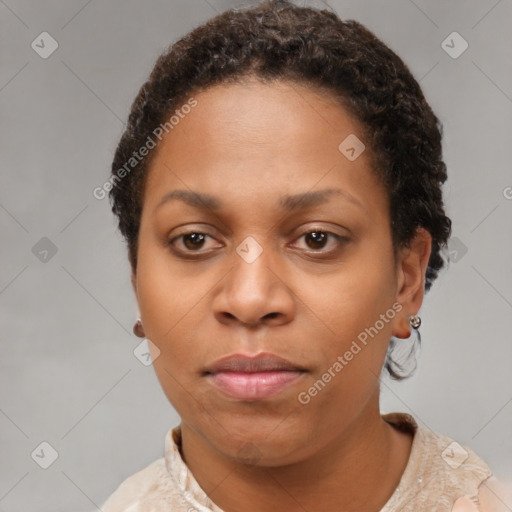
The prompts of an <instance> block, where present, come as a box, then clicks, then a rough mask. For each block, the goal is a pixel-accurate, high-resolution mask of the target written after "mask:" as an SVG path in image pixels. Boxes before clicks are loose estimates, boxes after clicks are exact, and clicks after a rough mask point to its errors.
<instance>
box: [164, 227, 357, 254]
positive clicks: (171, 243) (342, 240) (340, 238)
mask: <svg viewBox="0 0 512 512" xmlns="http://www.w3.org/2000/svg"><path fill="white" fill-rule="evenodd" d="M312 233H323V234H325V235H327V238H328V239H329V238H334V239H335V240H336V242H337V244H338V245H339V247H337V248H336V249H331V250H329V251H324V250H323V249H316V250H315V249H310V250H309V251H306V253H307V254H311V253H312V254H323V255H331V254H334V253H336V252H337V251H339V250H340V249H341V246H343V245H344V244H345V243H347V242H348V241H349V239H348V238H347V237H344V236H341V235H338V234H336V233H333V232H331V231H327V230H325V229H320V228H310V229H308V230H307V231H304V232H303V233H301V234H300V235H299V236H298V237H297V240H298V239H299V238H302V237H304V236H305V235H309V234H312ZM192 234H197V235H205V237H208V238H213V237H212V236H210V235H208V234H207V233H204V232H202V231H197V230H192V231H187V232H185V233H181V234H179V235H177V236H175V237H174V238H172V239H170V240H169V241H168V245H169V246H171V247H172V248H173V251H174V252H176V253H178V255H179V256H182V257H185V258H194V257H195V256H190V255H197V257H199V256H204V255H206V254H208V253H209V252H211V251H203V252H200V251H191V250H185V251H183V250H180V249H175V248H174V247H173V246H174V242H175V241H176V240H179V239H182V238H183V237H184V236H187V235H192ZM327 242H328V240H327ZM184 254H185V255H187V256H183V255H184Z"/></svg>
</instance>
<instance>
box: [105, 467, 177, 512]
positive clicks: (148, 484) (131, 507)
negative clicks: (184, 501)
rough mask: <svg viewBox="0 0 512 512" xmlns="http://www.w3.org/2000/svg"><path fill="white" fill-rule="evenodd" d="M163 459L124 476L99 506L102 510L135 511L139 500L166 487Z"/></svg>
mask: <svg viewBox="0 0 512 512" xmlns="http://www.w3.org/2000/svg"><path fill="white" fill-rule="evenodd" d="M167 482H168V477H167V478H166V467H165V459H164V458H163V457H162V458H160V459H158V460H155V461H154V462H152V463H151V464H148V465H147V466H146V467H144V468H143V469H141V470H140V471H137V472H136V473H134V474H133V475H131V476H129V477H128V478H126V479H125V480H124V481H123V482H122V483H121V484H120V485H119V486H118V487H117V489H116V490H115V491H114V492H113V493H112V494H111V495H110V497H109V498H108V499H107V500H106V501H105V502H104V503H103V505H102V506H101V510H102V512H135V511H137V510H138V504H139V501H140V500H142V499H144V498H146V497H147V496H148V494H150V493H152V492H155V491H158V490H159V489H161V488H162V487H166V484H167Z"/></svg>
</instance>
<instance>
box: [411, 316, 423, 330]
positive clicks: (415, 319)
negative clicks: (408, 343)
mask: <svg viewBox="0 0 512 512" xmlns="http://www.w3.org/2000/svg"><path fill="white" fill-rule="evenodd" d="M409 325H410V326H411V327H412V328H413V329H419V327H420V325H421V318H420V317H419V316H418V315H411V316H410V317H409Z"/></svg>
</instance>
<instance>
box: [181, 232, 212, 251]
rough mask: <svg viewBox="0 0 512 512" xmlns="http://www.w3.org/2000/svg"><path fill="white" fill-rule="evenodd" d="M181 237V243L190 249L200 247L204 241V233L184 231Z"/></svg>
mask: <svg viewBox="0 0 512 512" xmlns="http://www.w3.org/2000/svg"><path fill="white" fill-rule="evenodd" d="M207 236H208V235H207ZM182 237H183V245H184V246H185V247H187V249H191V250H195V249H201V247H202V246H203V244H204V241H205V235H204V233H186V234H184V235H182Z"/></svg>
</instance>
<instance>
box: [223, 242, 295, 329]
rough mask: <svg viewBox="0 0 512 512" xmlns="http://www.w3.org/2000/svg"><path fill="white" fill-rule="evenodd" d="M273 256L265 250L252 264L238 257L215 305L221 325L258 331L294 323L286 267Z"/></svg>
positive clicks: (293, 300) (290, 290)
mask: <svg viewBox="0 0 512 512" xmlns="http://www.w3.org/2000/svg"><path fill="white" fill-rule="evenodd" d="M271 252H272V251H271V250H270V249H265V250H263V252H262V253H261V254H260V255H259V256H258V257H257V258H256V260H254V261H252V262H250V263H249V262H247V261H245V260H244V259H242V258H241V257H239V256H238V254H236V255H235V256H234V257H235V262H234V266H233V267H232V269H231V270H230V271H229V272H228V273H227V275H226V276H225V278H224V279H223V280H222V281H221V286H222V288H221V289H220V290H219V293H218V294H217V296H216V297H215V300H214V304H213V306H214V315H215V317H216V319H217V320H218V321H219V322H220V323H222V324H224V325H230V324H243V325H245V326H248V327H257V326H259V325H260V324H265V325H282V324H285V323H287V322H290V321H291V320H292V319H293V317H294V312H295V296H294V293H293V291H292V289H291V288H290V286H289V283H287V282H286V276H287V272H286V270H285V269H284V268H283V264H281V263H279V262H278V261H277V257H274V256H273V255H272V254H271ZM292 286H293V285H292Z"/></svg>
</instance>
